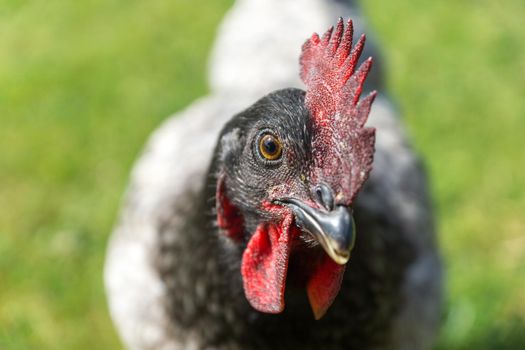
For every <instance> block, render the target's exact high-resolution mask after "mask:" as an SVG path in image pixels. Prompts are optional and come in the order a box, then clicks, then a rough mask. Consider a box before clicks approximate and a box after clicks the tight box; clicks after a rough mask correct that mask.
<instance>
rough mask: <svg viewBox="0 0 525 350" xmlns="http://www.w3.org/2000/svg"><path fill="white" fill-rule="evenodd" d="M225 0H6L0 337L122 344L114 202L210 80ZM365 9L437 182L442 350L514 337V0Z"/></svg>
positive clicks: (519, 8) (78, 345)
mask: <svg viewBox="0 0 525 350" xmlns="http://www.w3.org/2000/svg"><path fill="white" fill-rule="evenodd" d="M230 5H231V1H226V0H221V1H217V0H213V1H212V0H208V1H189V0H187V1H183V0H149V1H136V0H127V1H123V0H104V1H102V0H92V1H88V0H76V1H59V0H33V1H23V0H18V1H17V0H11V1H9V0H0V348H2V349H4V348H7V349H28V348H31V349H46V348H49V349H56V348H61V349H94V348H97V349H114V348H118V347H119V345H118V344H119V343H118V340H117V337H116V333H115V331H114V329H113V326H112V325H111V322H110V320H109V316H108V312H107V309H106V304H105V299H104V291H103V285H102V273H101V271H102V266H103V259H104V253H105V247H106V243H107V239H108V235H109V232H110V231H111V228H112V225H113V223H114V222H115V217H116V215H117V210H118V206H119V201H120V198H121V195H122V193H123V191H124V189H125V186H126V183H127V179H128V174H129V171H130V168H131V166H132V164H133V160H134V159H135V158H136V157H137V155H138V152H140V149H141V148H142V146H143V144H144V142H145V141H146V139H147V136H148V135H149V133H150V132H151V131H152V130H153V129H154V128H155V127H156V126H158V125H159V123H160V122H161V121H162V120H163V119H165V118H166V117H167V116H168V115H170V114H171V113H173V112H175V111H177V110H180V109H181V108H183V107H184V106H186V105H187V104H189V103H190V102H191V101H192V100H193V99H195V98H196V97H199V96H202V95H203V94H205V93H206V90H207V86H206V83H205V72H206V70H205V67H206V59H207V54H208V51H209V48H210V45H211V43H212V41H213V37H214V32H215V28H216V26H217V24H218V23H219V21H220V19H221V17H222V15H223V13H224V11H225V10H226V9H227V8H228V7H229V6H230ZM363 8H364V11H365V13H366V14H367V17H368V18H369V19H370V24H371V26H372V28H373V30H374V31H375V33H376V34H377V37H378V38H379V40H380V42H381V44H382V47H383V51H384V56H385V61H386V62H387V66H388V86H389V88H390V91H391V92H392V94H393V95H394V97H395V98H396V100H397V102H398V103H399V106H400V108H401V110H402V112H403V115H404V118H405V120H406V123H407V125H408V129H409V130H410V132H411V135H412V139H413V142H414V144H415V146H416V147H417V149H418V150H419V151H420V153H422V155H423V156H424V158H425V161H426V164H427V167H428V170H429V174H430V177H431V180H432V190H433V194H434V201H435V208H436V212H437V217H438V228H439V231H440V243H441V247H442V251H443V255H444V259H445V264H446V267H447V286H446V288H447V307H446V310H445V312H444V314H443V327H442V332H441V337H440V340H439V345H438V348H439V349H519V348H525V217H524V216H525V175H524V168H525V165H524V161H525V155H524V154H523V153H524V149H525V147H524V142H523V140H524V138H525V136H524V135H523V133H524V131H525V98H524V94H525V26H524V25H523V21H524V20H525V2H524V1H521V0H508V1H495V0H476V1H475V0H470V1H467V0H448V1H434V2H423V1H418V0H397V1H391V0H367V1H363ZM334 21H335V19H334ZM308 35H309V33H305V37H307V36H308Z"/></svg>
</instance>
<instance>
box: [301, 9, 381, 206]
mask: <svg viewBox="0 0 525 350" xmlns="http://www.w3.org/2000/svg"><path fill="white" fill-rule="evenodd" d="M352 36H353V24H352V21H351V20H348V22H347V25H346V28H345V26H344V23H343V19H342V18H339V21H338V22H337V26H336V28H335V31H334V28H333V27H331V28H330V29H328V30H327V31H326V32H325V33H324V35H323V36H322V37H321V38H320V37H319V35H317V34H313V35H312V37H311V38H310V39H309V40H307V41H306V42H305V43H304V45H303V48H302V55H301V58H300V64H301V79H302V80H303V82H304V83H305V84H306V87H307V90H306V97H305V103H306V106H307V108H308V110H309V111H310V114H311V115H312V118H313V121H314V123H315V124H316V128H315V129H316V137H315V139H317V140H319V141H318V142H315V141H314V145H313V148H314V150H313V151H314V157H315V161H316V163H317V165H318V167H317V168H318V169H320V170H318V173H317V174H313V175H314V176H315V177H322V178H323V180H324V181H328V182H331V183H333V184H334V185H336V186H338V187H340V188H339V189H340V190H341V191H342V192H343V194H345V197H346V198H347V200H348V201H351V199H352V198H353V197H354V196H355V194H356V193H357V191H358V190H359V188H360V187H361V186H362V183H363V182H364V181H365V180H366V178H367V177H368V174H369V173H370V170H371V168H372V160H373V154H374V143H375V130H374V129H373V128H365V127H364V124H365V122H366V120H367V119H368V114H369V112H370V108H371V105H372V102H373V100H374V98H375V96H376V92H375V91H373V92H372V93H370V94H369V95H368V96H367V97H365V98H363V99H361V100H360V99H359V98H360V96H361V92H362V90H363V84H364V81H365V79H366V76H367V74H368V72H369V71H370V68H371V66H372V58H368V59H367V60H366V61H364V62H363V63H362V64H361V66H360V67H359V68H358V69H357V70H356V66H357V61H358V60H359V57H360V56H361V53H362V51H363V47H364V44H365V35H364V34H363V35H362V36H361V38H360V39H359V41H358V42H357V44H356V45H355V46H353V47H352ZM328 163H329V164H328ZM347 174H351V176H350V177H348V175H347ZM318 180H319V179H318Z"/></svg>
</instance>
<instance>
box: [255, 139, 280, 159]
mask: <svg viewBox="0 0 525 350" xmlns="http://www.w3.org/2000/svg"><path fill="white" fill-rule="evenodd" d="M259 153H260V154H261V156H262V157H263V158H264V159H266V160H277V159H279V158H281V155H282V153H283V146H282V144H281V141H279V139H278V138H277V137H276V136H274V135H272V134H264V135H262V137H261V138H260V139H259Z"/></svg>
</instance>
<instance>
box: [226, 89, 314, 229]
mask: <svg viewBox="0 0 525 350" xmlns="http://www.w3.org/2000/svg"><path fill="white" fill-rule="evenodd" d="M304 95H305V93H304V91H302V90H299V89H285V90H279V91H275V92H272V93H270V94H268V95H266V96H265V97H263V98H261V99H260V100H259V101H257V102H256V103H255V104H254V105H252V106H251V107H249V108H248V109H246V110H245V111H243V112H241V113H239V114H237V115H236V116H235V117H234V118H232V120H231V121H230V122H229V123H228V124H226V126H225V127H224V129H223V130H222V132H221V136H220V142H219V146H218V147H219V149H218V150H217V154H218V155H219V156H218V157H219V162H218V163H219V164H217V173H218V176H225V186H226V191H227V196H228V198H229V200H230V201H231V202H232V203H233V204H234V205H235V206H236V207H237V208H238V209H239V210H240V211H241V212H242V214H243V217H244V219H245V225H246V231H247V232H253V231H254V229H255V227H256V226H257V224H258V223H260V222H261V221H263V220H262V219H264V220H266V221H267V220H271V219H273V218H271V217H268V215H269V213H268V212H267V211H263V210H261V204H262V203H263V201H265V199H267V196H268V190H269V189H270V188H272V187H273V186H275V185H279V184H288V185H289V186H290V187H297V186H304V185H301V174H304V173H305V172H306V169H307V167H308V165H309V164H310V162H311V152H310V148H311V127H310V124H311V123H310V114H309V112H308V110H307V109H306V107H305V105H304ZM265 134H271V135H274V136H276V137H277V138H278V140H279V141H280V142H281V144H282V155H281V157H280V158H279V159H278V160H272V161H269V160H266V159H265V158H264V157H263V156H262V155H261V154H260V152H259V150H258V146H259V140H260V138H261V136H262V135H265ZM305 190H306V187H305Z"/></svg>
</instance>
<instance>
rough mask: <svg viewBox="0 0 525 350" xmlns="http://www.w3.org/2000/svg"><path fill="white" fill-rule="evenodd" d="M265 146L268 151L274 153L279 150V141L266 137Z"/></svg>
mask: <svg viewBox="0 0 525 350" xmlns="http://www.w3.org/2000/svg"><path fill="white" fill-rule="evenodd" d="M263 146H264V150H265V151H266V153H269V154H274V153H276V152H277V147H278V146H277V143H276V142H275V140H274V139H273V138H272V137H268V136H267V137H265V138H264V140H263Z"/></svg>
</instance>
